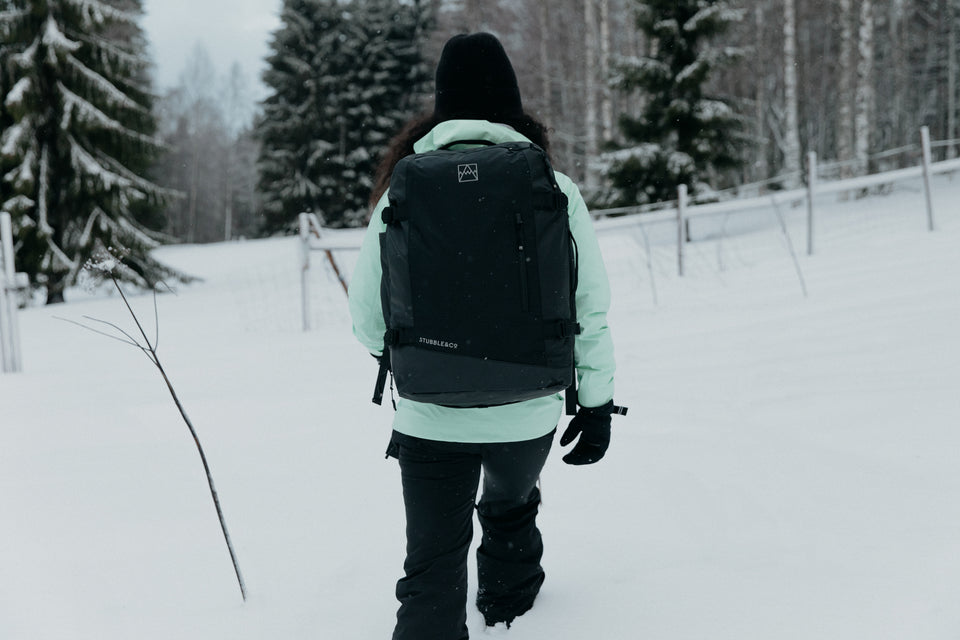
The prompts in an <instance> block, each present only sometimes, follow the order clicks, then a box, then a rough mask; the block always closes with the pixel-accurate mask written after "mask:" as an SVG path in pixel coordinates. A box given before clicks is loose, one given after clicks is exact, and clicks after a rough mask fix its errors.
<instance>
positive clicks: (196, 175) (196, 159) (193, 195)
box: [187, 141, 200, 244]
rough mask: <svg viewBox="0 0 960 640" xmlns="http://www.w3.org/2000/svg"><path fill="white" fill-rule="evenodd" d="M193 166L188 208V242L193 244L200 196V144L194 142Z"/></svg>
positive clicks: (195, 235)
mask: <svg viewBox="0 0 960 640" xmlns="http://www.w3.org/2000/svg"><path fill="white" fill-rule="evenodd" d="M193 146H194V148H193V167H192V169H193V170H192V171H191V173H190V204H189V208H188V209H187V243H188V244H192V243H193V242H194V241H195V240H196V237H197V200H198V199H199V197H200V145H199V143H198V142H196V141H195V142H194V143H193Z"/></svg>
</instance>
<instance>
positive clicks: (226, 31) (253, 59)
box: [141, 0, 282, 97]
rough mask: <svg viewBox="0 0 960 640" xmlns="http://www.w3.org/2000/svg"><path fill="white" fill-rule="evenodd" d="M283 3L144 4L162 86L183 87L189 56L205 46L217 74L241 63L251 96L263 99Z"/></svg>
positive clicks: (206, 0) (154, 0)
mask: <svg viewBox="0 0 960 640" xmlns="http://www.w3.org/2000/svg"><path fill="white" fill-rule="evenodd" d="M281 4H282V0H144V3H143V6H144V12H145V14H146V15H145V16H144V19H143V22H142V23H141V26H142V27H143V29H144V31H145V32H146V34H147V38H148V39H149V40H150V51H151V54H152V56H153V61H154V63H155V64H156V75H155V81H156V88H157V89H158V90H159V91H163V90H164V89H167V88H169V87H171V86H174V85H175V84H176V83H177V79H178V78H179V76H180V72H181V71H182V70H183V68H184V64H185V63H186V60H187V57H188V56H189V54H190V52H191V51H192V50H193V48H194V46H195V45H196V44H197V43H198V42H201V43H202V44H203V45H204V46H205V47H206V49H207V51H208V53H209V54H210V58H211V59H212V60H213V64H214V65H215V66H216V70H217V73H218V74H220V75H226V74H227V72H228V71H229V70H230V66H231V65H232V64H233V63H234V62H238V63H240V66H241V67H242V68H243V71H244V73H245V74H246V76H247V78H248V80H249V83H250V89H251V92H252V93H254V94H256V97H261V95H262V92H263V91H264V89H263V85H262V83H261V82H260V72H261V71H262V70H263V67H264V64H263V58H264V57H265V56H266V55H267V43H268V41H269V39H270V34H271V33H272V32H273V31H274V30H275V29H276V28H277V26H278V25H279V18H278V16H279V13H280V7H281Z"/></svg>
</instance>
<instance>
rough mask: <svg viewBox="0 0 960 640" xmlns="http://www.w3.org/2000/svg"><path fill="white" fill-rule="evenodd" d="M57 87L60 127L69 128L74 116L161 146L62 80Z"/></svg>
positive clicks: (140, 140) (129, 136)
mask: <svg viewBox="0 0 960 640" xmlns="http://www.w3.org/2000/svg"><path fill="white" fill-rule="evenodd" d="M57 89H58V90H59V91H60V93H61V94H62V95H63V118H62V119H61V122H60V128H61V129H64V130H66V129H69V124H70V120H71V118H73V117H76V118H77V119H78V120H80V121H81V122H85V123H90V122H95V123H97V124H98V125H100V126H101V127H102V128H103V129H106V130H108V131H112V132H114V133H119V134H122V135H124V136H126V137H128V138H130V139H132V140H136V141H137V142H140V143H142V144H148V145H153V146H155V147H162V146H163V142H162V141H160V140H158V139H156V138H154V137H152V136H147V135H144V134H142V133H140V132H139V131H134V130H133V129H130V128H129V127H126V126H124V125H123V124H122V123H121V122H119V121H117V120H115V119H114V118H111V117H110V116H108V115H107V114H106V113H104V112H103V111H101V110H100V109H99V108H98V107H96V106H95V105H94V104H92V103H90V102H89V101H87V100H85V99H83V98H81V97H80V96H78V95H77V94H76V93H74V92H73V91H71V90H70V89H68V88H67V87H66V86H65V85H64V84H63V83H62V82H58V83H57Z"/></svg>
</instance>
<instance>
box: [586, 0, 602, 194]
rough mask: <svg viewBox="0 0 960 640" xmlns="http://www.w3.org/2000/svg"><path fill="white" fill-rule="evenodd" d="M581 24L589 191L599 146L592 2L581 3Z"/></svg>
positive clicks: (595, 176) (594, 179)
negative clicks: (582, 26)
mask: <svg viewBox="0 0 960 640" xmlns="http://www.w3.org/2000/svg"><path fill="white" fill-rule="evenodd" d="M583 22H584V30H583V53H584V56H583V58H584V80H585V82H584V101H585V103H586V114H585V117H584V127H585V128H586V145H587V146H586V149H585V150H584V151H585V155H586V166H585V170H586V176H587V180H586V186H587V188H588V189H589V188H591V187H596V186H597V180H596V178H597V175H596V172H595V171H594V170H593V169H592V168H591V166H590V165H591V163H593V162H594V160H596V157H597V151H598V149H599V144H598V143H597V91H596V86H595V84H594V76H595V74H596V64H597V63H596V60H597V39H596V33H595V30H594V26H595V25H596V15H595V12H594V0H585V2H584V3H583Z"/></svg>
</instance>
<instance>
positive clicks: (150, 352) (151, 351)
mask: <svg viewBox="0 0 960 640" xmlns="http://www.w3.org/2000/svg"><path fill="white" fill-rule="evenodd" d="M107 274H108V275H109V276H110V279H111V280H112V281H113V285H114V286H115V287H116V288H117V291H118V292H119V293H120V297H121V298H122V299H123V303H124V305H126V307H127V311H129V312H130V315H131V317H133V321H134V322H135V323H136V325H137V329H139V330H140V335H141V336H143V339H144V341H145V342H146V344H147V346H146V347H144V346H143V345H142V344H140V343H139V342H138V341H137V340H136V339H135V338H133V336H131V335H130V334H129V333H127V332H126V331H124V330H123V329H121V328H120V327H118V326H117V325H115V324H113V323H112V322H107V321H105V320H100V319H98V318H91V317H89V316H83V317H84V318H86V319H87V320H90V321H91V322H99V323H101V324H105V325H107V326H108V327H111V328H112V329H114V330H115V331H118V332H120V333H121V334H122V335H124V336H125V337H126V338H127V339H126V340H124V339H122V338H120V337H118V336H116V335H112V334H110V333H106V332H104V331H98V330H96V329H94V328H92V327H88V326H87V325H85V324H83V323H80V322H76V321H74V320H68V319H66V318H59V319H60V320H63V321H65V322H69V323H71V324H75V325H77V326H79V327H82V328H84V329H87V330H88V331H92V332H94V333H98V334H100V335H102V336H106V337H108V338H112V339H113V340H117V341H119V342H122V343H124V344H129V345H131V346H134V347H137V348H138V349H140V350H141V351H143V352H144V353H145V354H146V355H147V357H148V358H149V359H150V361H151V362H152V363H153V364H154V366H155V367H157V370H158V371H160V375H161V376H162V377H163V381H164V383H165V384H166V385H167V390H168V391H169V392H170V396H171V397H172V398H173V402H174V404H175V405H176V406H177V410H178V411H180V416H181V417H182V418H183V421H184V423H186V425H187V429H188V430H189V431H190V435H191V436H192V437H193V442H194V444H196V446H197V452H198V453H199V454H200V461H201V462H202V463H203V470H204V472H205V473H206V475H207V486H208V487H209V488H210V496H211V497H212V498H213V505H214V507H215V508H216V510H217V518H218V520H219V521H220V530H221V531H222V532H223V539H224V541H225V542H226V543H227V550H228V551H229V552H230V560H231V562H233V570H234V573H236V575H237V582H238V583H239V585H240V595H241V596H242V597H243V600H244V602H246V600H247V587H246V585H245V584H244V582H243V576H242V575H241V574H240V564H239V562H237V554H236V552H234V550H233V542H232V541H231V540H230V534H229V533H228V532H227V523H226V520H225V519H224V517H223V509H221V508H220V498H219V497H218V496H217V489H216V487H215V486H214V484H213V474H212V473H211V471H210V465H209V464H208V463H207V456H206V454H205V453H204V451H203V447H202V446H201V445H200V438H199V436H198V435H197V431H196V429H194V428H193V423H192V422H191V421H190V417H189V416H188V415H187V412H186V410H185V409H184V408H183V404H182V403H181V402H180V398H179V397H178V396H177V392H176V391H175V390H174V388H173V383H171V382H170V378H169V377H168V376H167V372H166V371H165V370H164V368H163V365H162V364H160V357H159V356H158V355H157V344H159V342H160V315H159V311H158V310H157V291H156V289H154V291H153V315H154V322H155V326H156V330H155V334H154V342H153V344H151V343H150V338H148V337H147V334H146V331H144V328H143V325H142V324H140V319H139V318H138V317H137V314H136V313H135V312H134V311H133V307H131V306H130V302H129V301H128V300H127V296H126V295H125V294H124V293H123V289H122V288H121V287H120V283H119V282H118V281H117V279H116V277H115V276H114V275H113V272H112V271H107Z"/></svg>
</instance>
